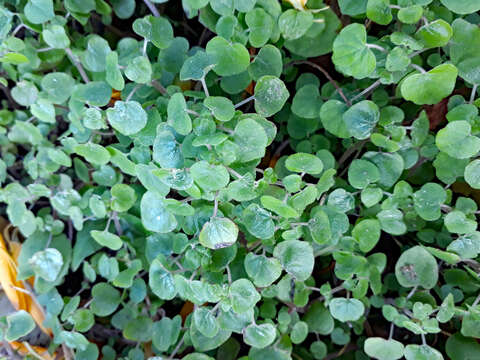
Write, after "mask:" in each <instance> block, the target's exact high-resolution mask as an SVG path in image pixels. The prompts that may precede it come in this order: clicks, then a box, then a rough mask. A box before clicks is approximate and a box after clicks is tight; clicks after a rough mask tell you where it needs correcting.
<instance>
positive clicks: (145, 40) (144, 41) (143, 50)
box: [142, 39, 148, 56]
mask: <svg viewBox="0 0 480 360" xmlns="http://www.w3.org/2000/svg"><path fill="white" fill-rule="evenodd" d="M147 45H148V40H147V39H144V40H143V49H142V53H143V56H145V55H146V54H147Z"/></svg>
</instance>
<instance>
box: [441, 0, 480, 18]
mask: <svg viewBox="0 0 480 360" xmlns="http://www.w3.org/2000/svg"><path fill="white" fill-rule="evenodd" d="M440 2H441V3H442V4H443V5H444V6H446V7H447V8H448V9H449V10H451V11H453V12H454V13H456V14H462V15H466V14H471V13H474V12H477V11H478V10H480V4H479V3H478V1H476V0H465V1H462V2H461V3H459V2H457V1H455V0H440Z"/></svg>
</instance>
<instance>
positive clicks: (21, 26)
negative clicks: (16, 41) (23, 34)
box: [11, 24, 25, 36]
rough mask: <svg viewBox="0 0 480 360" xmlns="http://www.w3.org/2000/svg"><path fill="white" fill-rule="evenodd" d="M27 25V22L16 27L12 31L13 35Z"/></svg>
mask: <svg viewBox="0 0 480 360" xmlns="http://www.w3.org/2000/svg"><path fill="white" fill-rule="evenodd" d="M24 26H25V24H20V25H18V26H17V27H16V28H15V29H13V31H12V34H11V35H12V36H15V35H16V34H17V32H19V31H20V30H22V28H23V27H24Z"/></svg>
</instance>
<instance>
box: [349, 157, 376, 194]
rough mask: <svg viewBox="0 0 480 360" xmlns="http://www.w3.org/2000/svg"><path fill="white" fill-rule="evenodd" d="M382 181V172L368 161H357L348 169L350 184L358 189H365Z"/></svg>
mask: <svg viewBox="0 0 480 360" xmlns="http://www.w3.org/2000/svg"><path fill="white" fill-rule="evenodd" d="M378 180H380V171H379V170H378V167H377V166H375V164H372V163H371V162H370V161H367V160H359V159H355V160H353V161H352V163H351V164H350V166H349V168H348V182H349V183H350V185H352V186H353V187H354V188H356V189H365V188H366V187H367V186H368V185H369V184H372V183H375V182H377V181H378Z"/></svg>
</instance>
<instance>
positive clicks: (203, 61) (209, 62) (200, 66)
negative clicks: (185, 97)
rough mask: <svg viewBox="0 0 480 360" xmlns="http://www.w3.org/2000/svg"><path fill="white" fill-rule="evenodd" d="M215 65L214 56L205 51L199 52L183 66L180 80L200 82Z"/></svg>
mask: <svg viewBox="0 0 480 360" xmlns="http://www.w3.org/2000/svg"><path fill="white" fill-rule="evenodd" d="M214 65H215V59H214V58H213V56H212V55H210V54H207V53H205V52H203V51H197V52H196V53H195V55H193V56H191V57H189V58H188V59H187V60H185V62H184V63H183V65H182V69H181V70H180V80H182V81H185V80H200V79H203V78H204V77H205V76H206V75H207V73H208V72H209V71H210V69H212V68H213V67H214Z"/></svg>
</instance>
